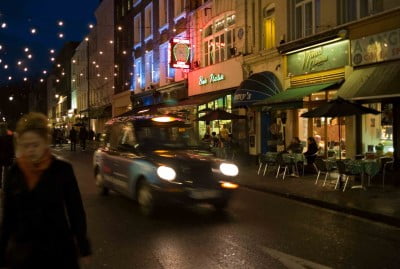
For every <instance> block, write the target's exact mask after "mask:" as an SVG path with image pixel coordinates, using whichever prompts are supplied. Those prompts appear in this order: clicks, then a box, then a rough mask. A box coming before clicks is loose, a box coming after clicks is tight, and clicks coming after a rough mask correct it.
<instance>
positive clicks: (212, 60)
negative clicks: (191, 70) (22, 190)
mask: <svg viewBox="0 0 400 269" xmlns="http://www.w3.org/2000/svg"><path fill="white" fill-rule="evenodd" d="M234 24H235V14H230V15H229V16H225V17H224V18H223V19H220V20H217V21H215V22H214V23H213V24H212V25H210V26H207V27H206V28H205V29H204V31H203V33H204V41H203V55H204V60H203V65H204V66H209V65H213V64H216V63H220V62H223V61H226V60H228V59H230V58H232V57H233V56H234V50H235V49H234V47H235V29H234ZM213 29H214V33H213V32H212V30H213Z"/></svg>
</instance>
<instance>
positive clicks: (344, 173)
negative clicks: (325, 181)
mask: <svg viewBox="0 0 400 269" xmlns="http://www.w3.org/2000/svg"><path fill="white" fill-rule="evenodd" d="M336 165H337V168H338V171H339V175H338V178H337V181H336V185H335V190H336V189H337V188H338V186H339V182H340V177H342V176H343V177H344V179H345V183H344V187H343V192H344V191H345V190H346V187H347V184H348V182H349V178H350V177H352V176H358V175H360V173H359V172H352V171H349V170H348V169H347V168H346V163H345V162H344V161H337V162H336Z"/></svg>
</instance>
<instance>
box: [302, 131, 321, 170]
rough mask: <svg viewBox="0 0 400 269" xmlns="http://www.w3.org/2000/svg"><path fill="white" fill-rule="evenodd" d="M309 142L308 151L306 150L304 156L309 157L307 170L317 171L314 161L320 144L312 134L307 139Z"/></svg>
mask: <svg viewBox="0 0 400 269" xmlns="http://www.w3.org/2000/svg"><path fill="white" fill-rule="evenodd" d="M307 143H308V147H307V151H306V152H304V156H305V157H306V159H307V171H308V172H315V170H314V162H315V159H316V158H317V155H318V145H317V142H316V141H315V139H314V137H311V136H310V137H309V138H308V139H307Z"/></svg>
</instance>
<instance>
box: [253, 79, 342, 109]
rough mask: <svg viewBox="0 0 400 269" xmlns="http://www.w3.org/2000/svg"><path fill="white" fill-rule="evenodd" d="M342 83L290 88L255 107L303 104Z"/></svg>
mask: <svg viewBox="0 0 400 269" xmlns="http://www.w3.org/2000/svg"><path fill="white" fill-rule="evenodd" d="M339 82H341V81H333V82H329V83H321V84H314V85H311V86H306V87H296V88H289V89H287V90H286V91H284V92H280V93H278V94H276V95H274V96H271V97H269V98H266V99H265V100H263V101H260V102H257V103H255V104H254V105H255V106H274V105H278V104H282V103H292V102H302V101H303V98H304V97H306V96H308V95H310V94H312V93H315V92H319V91H322V90H328V89H330V88H332V86H334V85H335V86H338V83H339Z"/></svg>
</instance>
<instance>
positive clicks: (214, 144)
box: [211, 132, 219, 148]
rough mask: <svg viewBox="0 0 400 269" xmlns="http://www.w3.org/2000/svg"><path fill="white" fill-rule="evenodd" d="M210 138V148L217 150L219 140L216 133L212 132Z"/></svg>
mask: <svg viewBox="0 0 400 269" xmlns="http://www.w3.org/2000/svg"><path fill="white" fill-rule="evenodd" d="M211 136H212V137H211V145H212V147H214V148H217V147H218V146H219V138H218V137H217V133H216V132H212V133H211Z"/></svg>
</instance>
